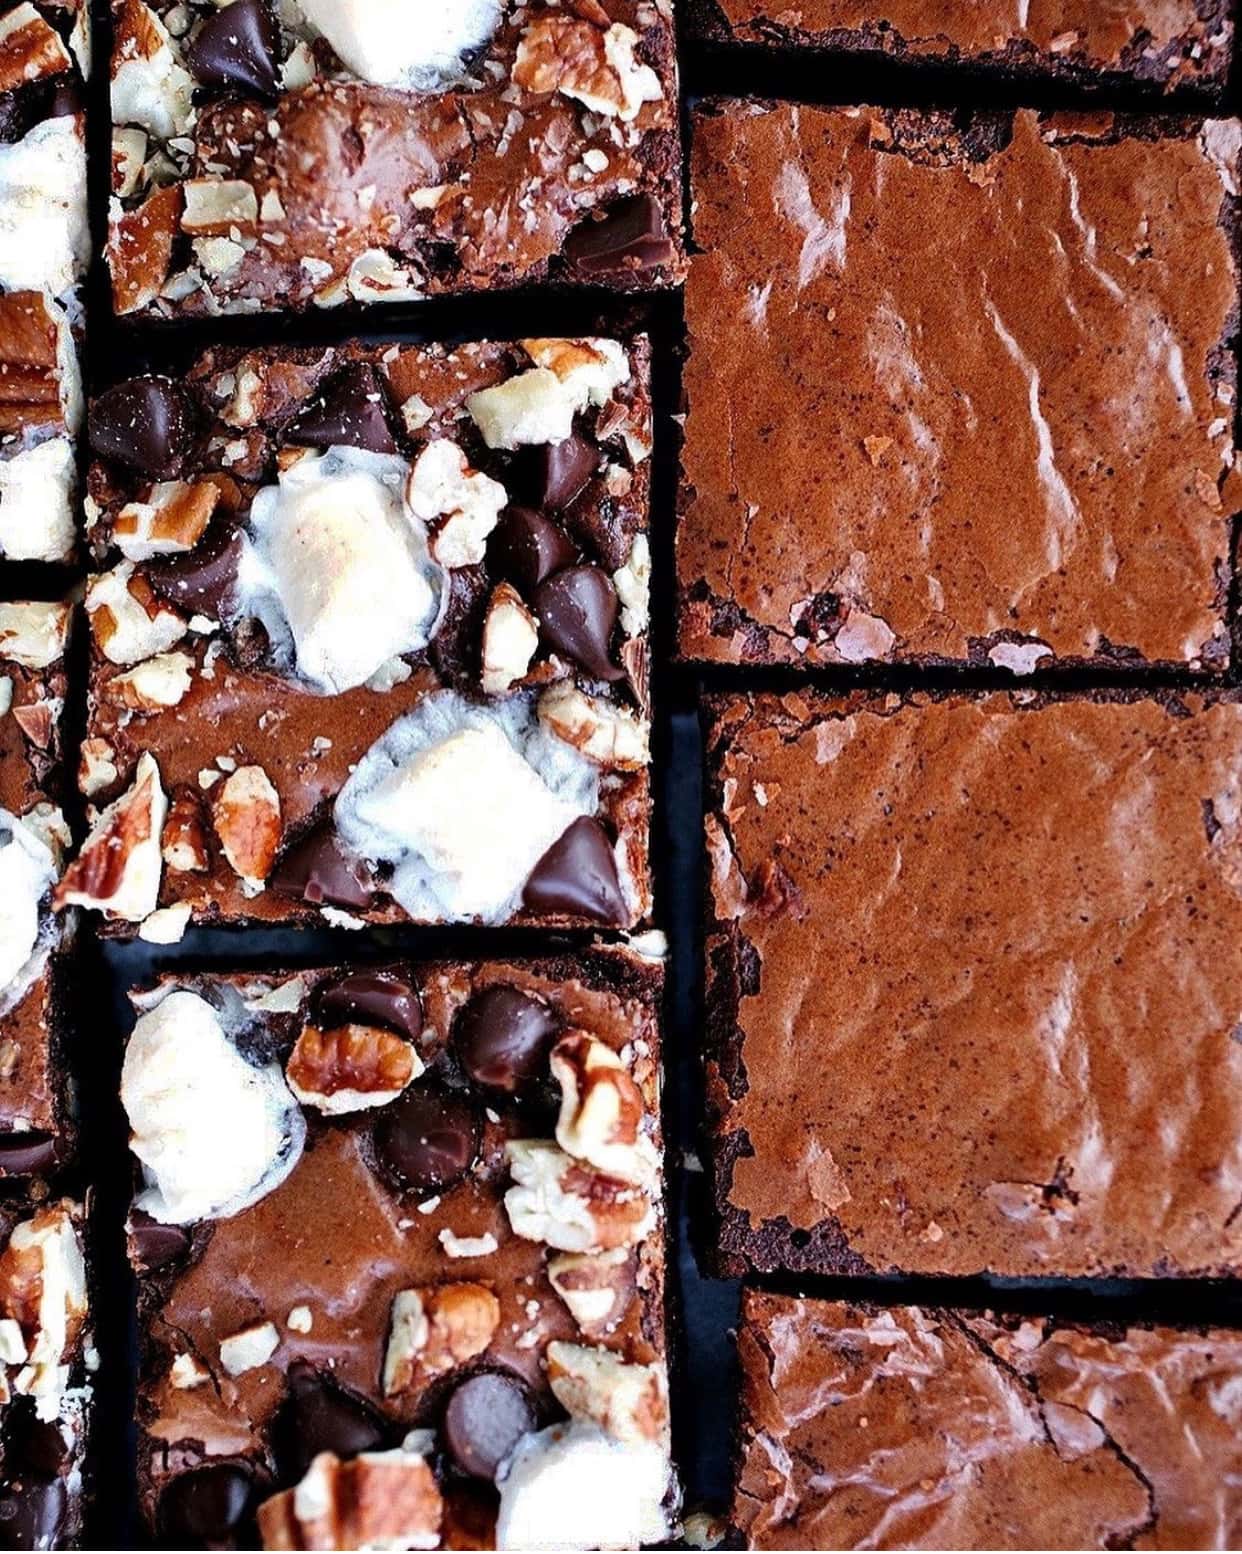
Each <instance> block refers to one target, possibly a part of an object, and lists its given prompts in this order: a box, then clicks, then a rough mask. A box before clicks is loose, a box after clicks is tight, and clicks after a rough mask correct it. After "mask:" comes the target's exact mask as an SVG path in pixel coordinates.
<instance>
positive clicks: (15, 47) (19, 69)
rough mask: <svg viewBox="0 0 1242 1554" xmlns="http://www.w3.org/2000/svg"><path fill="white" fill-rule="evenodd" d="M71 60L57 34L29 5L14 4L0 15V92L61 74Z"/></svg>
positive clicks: (9, 90)
mask: <svg viewBox="0 0 1242 1554" xmlns="http://www.w3.org/2000/svg"><path fill="white" fill-rule="evenodd" d="M72 63H73V61H72V60H71V59H70V58H69V51H68V49H66V47H65V45H64V44H63V43H62V42H61V41H60V34H59V33H58V32H57V31H56V29H55V28H54V27H49V26H48V24H47V22H45V21H44V20H43V18H42V17H41V16H40V15H39V13H38V11H36V10H35V8H34V6H33V5H27V4H23V5H17V6H14V7H13V9H12V10H11V11H10V12H9V13H8V15H7V16H3V17H0V92H12V91H15V90H16V89H17V88H18V87H19V86H24V85H25V84H26V82H28V81H41V80H43V79H45V78H46V77H48V76H58V75H61V74H63V73H64V72H65V71H66V70H68V69H69V68H70V66H71V65H72Z"/></svg>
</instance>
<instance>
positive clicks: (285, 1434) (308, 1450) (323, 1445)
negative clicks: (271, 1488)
mask: <svg viewBox="0 0 1242 1554" xmlns="http://www.w3.org/2000/svg"><path fill="white" fill-rule="evenodd" d="M288 1386H289V1392H288V1395H287V1396H286V1398H285V1401H284V1403H283V1404H282V1405H281V1408H280V1412H279V1414H278V1415H277V1416H276V1422H275V1425H274V1428H273V1444H274V1447H275V1451H276V1460H277V1463H278V1465H279V1468H280V1476H281V1477H282V1478H285V1479H288V1480H290V1481H291V1482H292V1481H294V1480H297V1479H300V1478H301V1477H302V1475H303V1474H304V1473H305V1472H306V1470H307V1468H309V1467H310V1465H311V1463H312V1461H313V1460H314V1459H315V1457H316V1456H318V1454H319V1453H320V1452H321V1451H330V1452H335V1453H336V1455H337V1456H338V1457H342V1458H343V1457H356V1456H357V1455H358V1453H359V1452H363V1451H374V1450H375V1449H376V1448H377V1447H380V1446H382V1445H383V1444H384V1439H385V1435H386V1431H385V1426H384V1421H383V1419H382V1418H381V1417H380V1415H379V1414H378V1413H377V1412H376V1411H375V1410H374V1409H373V1408H371V1407H370V1405H369V1404H367V1403H365V1402H363V1400H362V1399H361V1398H359V1397H355V1396H354V1395H353V1394H352V1393H350V1392H346V1391H345V1389H344V1388H343V1387H340V1386H338V1385H337V1384H336V1382H334V1381H330V1380H329V1379H328V1378H327V1377H326V1376H323V1375H321V1374H320V1373H319V1372H318V1371H317V1370H316V1369H315V1368H314V1366H313V1365H308V1364H307V1363H306V1362H305V1361H303V1360H298V1361H295V1362H294V1364H293V1365H291V1366H290V1367H289V1375H288Z"/></svg>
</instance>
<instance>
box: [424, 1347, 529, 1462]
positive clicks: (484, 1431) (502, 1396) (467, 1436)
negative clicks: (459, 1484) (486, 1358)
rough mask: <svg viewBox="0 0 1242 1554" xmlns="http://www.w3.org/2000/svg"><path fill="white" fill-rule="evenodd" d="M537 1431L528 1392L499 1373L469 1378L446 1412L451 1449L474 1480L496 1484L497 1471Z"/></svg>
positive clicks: (452, 1398)
mask: <svg viewBox="0 0 1242 1554" xmlns="http://www.w3.org/2000/svg"><path fill="white" fill-rule="evenodd" d="M534 1427H535V1411H534V1409H533V1408H532V1407H531V1404H530V1399H529V1397H528V1396H527V1393H526V1389H525V1387H523V1386H522V1384H521V1382H519V1381H516V1380H514V1378H513V1377H511V1376H502V1375H500V1374H499V1373H498V1372H496V1371H481V1372H480V1373H479V1374H478V1375H476V1376H468V1377H467V1378H466V1380H465V1381H463V1382H462V1383H461V1384H460V1385H459V1386H458V1387H457V1388H455V1389H454V1392H453V1395H452V1397H451V1398H449V1400H448V1407H447V1408H446V1409H445V1410H444V1437H445V1440H446V1441H447V1442H448V1449H449V1451H450V1452H452V1454H453V1459H454V1461H455V1462H456V1463H457V1466H458V1467H459V1468H461V1470H462V1472H463V1473H469V1474H470V1475H471V1477H472V1478H488V1479H494V1478H495V1477H496V1469H497V1468H498V1467H499V1466H500V1464H501V1463H502V1462H503V1461H504V1460H505V1458H506V1457H507V1456H508V1455H509V1453H510V1452H511V1451H512V1450H513V1448H514V1447H515V1446H516V1445H517V1443H518V1441H519V1440H520V1439H521V1437H522V1436H524V1435H525V1434H526V1433H527V1431H528V1430H533V1429H534Z"/></svg>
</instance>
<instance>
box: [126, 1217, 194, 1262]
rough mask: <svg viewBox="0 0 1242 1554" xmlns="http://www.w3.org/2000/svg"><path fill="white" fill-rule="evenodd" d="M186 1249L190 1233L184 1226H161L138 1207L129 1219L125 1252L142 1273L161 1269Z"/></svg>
mask: <svg viewBox="0 0 1242 1554" xmlns="http://www.w3.org/2000/svg"><path fill="white" fill-rule="evenodd" d="M189 1250H190V1232H189V1231H188V1230H187V1229H186V1228H185V1226H184V1225H161V1224H160V1222H159V1220H157V1219H152V1218H151V1216H150V1215H149V1214H144V1213H143V1212H142V1210H141V1209H135V1210H134V1212H133V1213H132V1214H131V1215H130V1219H129V1255H130V1260H131V1261H132V1262H133V1263H134V1265H135V1267H137V1268H139V1269H141V1270H142V1271H143V1272H144V1273H150V1272H152V1270H154V1269H156V1268H164V1267H166V1266H167V1265H168V1264H169V1263H171V1262H173V1261H174V1260H175V1259H176V1258H178V1257H184V1256H185V1254H186V1253H187V1252H188V1251H189Z"/></svg>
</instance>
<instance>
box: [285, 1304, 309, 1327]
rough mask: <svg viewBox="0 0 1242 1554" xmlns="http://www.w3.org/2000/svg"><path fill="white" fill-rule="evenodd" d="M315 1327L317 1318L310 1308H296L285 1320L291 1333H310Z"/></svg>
mask: <svg viewBox="0 0 1242 1554" xmlns="http://www.w3.org/2000/svg"><path fill="white" fill-rule="evenodd" d="M314 1325H315V1318H314V1316H313V1315H312V1313H311V1308H310V1307H309V1306H294V1308H293V1309H292V1311H290V1313H289V1315H288V1316H287V1317H286V1318H285V1326H286V1327H287V1328H288V1329H289V1331H290V1332H291V1333H309V1332H310V1330H311V1328H312V1327H314Z"/></svg>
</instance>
